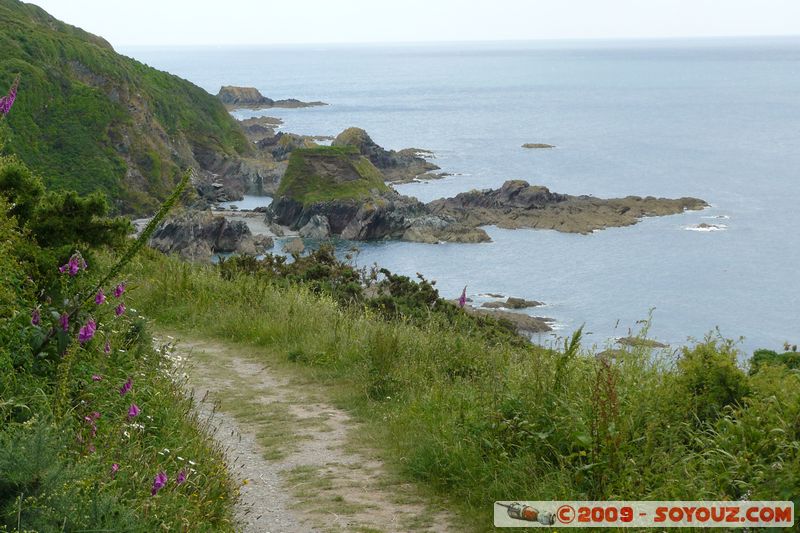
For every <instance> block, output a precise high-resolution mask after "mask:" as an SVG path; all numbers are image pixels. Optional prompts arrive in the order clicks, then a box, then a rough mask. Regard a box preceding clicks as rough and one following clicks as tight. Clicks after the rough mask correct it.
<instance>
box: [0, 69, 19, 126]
mask: <svg viewBox="0 0 800 533" xmlns="http://www.w3.org/2000/svg"><path fill="white" fill-rule="evenodd" d="M17 87H19V75H17V77H16V78H14V83H12V84H11V88H10V89H9V90H8V94H7V95H6V96H3V97H2V98H0V115H3V116H5V115H8V112H9V111H11V106H13V105H14V100H16V99H17Z"/></svg>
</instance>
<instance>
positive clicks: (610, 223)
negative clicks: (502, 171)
mask: <svg viewBox="0 0 800 533" xmlns="http://www.w3.org/2000/svg"><path fill="white" fill-rule="evenodd" d="M428 207H429V208H430V210H431V212H432V213H435V214H439V215H449V216H452V217H453V218H454V219H455V220H457V221H459V222H461V223H463V224H465V225H467V226H485V225H497V226H500V227H501V228H508V229H516V228H537V229H554V230H556V231H563V232H567V233H591V232H592V231H595V230H600V229H604V228H608V227H616V226H630V225H632V224H636V222H638V221H639V219H640V218H643V217H648V216H662V215H674V214H678V213H683V212H684V211H685V210H687V209H691V210H697V209H703V208H705V207H708V204H706V203H705V202H704V201H703V200H700V199H698V198H678V199H669V198H654V197H652V196H648V197H646V198H641V197H639V196H627V197H625V198H611V199H608V200H606V199H602V198H595V197H593V196H572V195H568V194H558V193H553V192H550V190H549V189H548V188H547V187H542V186H537V185H530V184H529V183H528V182H526V181H522V180H512V181H507V182H505V183H504V184H503V186H502V187H500V188H499V189H490V190H483V191H469V192H464V193H461V194H458V195H456V196H455V197H453V198H444V199H441V200H434V201H433V202H431V203H429V204H428Z"/></svg>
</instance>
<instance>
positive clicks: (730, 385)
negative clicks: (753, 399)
mask: <svg viewBox="0 0 800 533" xmlns="http://www.w3.org/2000/svg"><path fill="white" fill-rule="evenodd" d="M736 355H737V352H736V350H735V349H734V347H733V343H732V342H727V341H722V342H717V341H715V340H712V339H710V338H708V339H706V341H705V342H703V343H700V344H698V345H697V346H695V347H694V348H684V349H683V357H681V358H680V359H679V360H678V373H677V379H676V381H677V383H676V385H677V388H676V391H675V393H676V395H677V398H678V401H680V402H683V401H685V402H687V403H688V411H689V412H690V413H691V414H692V415H693V416H694V417H695V418H696V419H697V420H698V421H700V422H707V421H713V420H714V419H715V418H717V417H718V416H720V414H721V413H723V411H724V409H725V408H726V407H736V406H739V405H741V403H742V400H743V399H744V398H745V396H746V395H747V394H748V393H749V385H748V380H747V375H746V374H745V373H744V372H743V371H742V370H741V369H740V368H739V367H738V366H737V364H736Z"/></svg>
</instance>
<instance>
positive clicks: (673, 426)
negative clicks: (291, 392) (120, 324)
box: [136, 254, 800, 530]
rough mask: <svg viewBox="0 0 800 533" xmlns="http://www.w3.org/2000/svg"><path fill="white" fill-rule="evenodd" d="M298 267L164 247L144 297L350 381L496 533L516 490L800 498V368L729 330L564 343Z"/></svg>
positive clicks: (305, 368)
mask: <svg viewBox="0 0 800 533" xmlns="http://www.w3.org/2000/svg"><path fill="white" fill-rule="evenodd" d="M242 267H244V268H242ZM282 270H283V267H282V266H281V265H280V262H278V263H275V262H274V260H271V259H269V258H268V260H267V262H266V263H265V264H264V265H262V266H261V267H257V266H256V265H254V264H253V263H252V260H246V261H245V260H243V261H242V262H241V263H240V264H239V265H238V266H236V265H231V264H226V265H223V266H222V267H211V266H208V267H204V266H192V265H189V264H185V263H180V262H178V261H176V260H172V259H165V258H163V257H161V256H156V255H154V254H151V255H150V257H149V258H146V259H144V260H143V261H142V263H140V266H139V269H138V271H137V273H136V279H137V282H138V283H139V284H140V286H141V290H140V291H139V292H138V293H137V306H139V307H140V308H141V309H146V310H147V312H148V313H149V314H150V315H151V316H153V317H154V318H155V319H156V321H157V322H159V323H161V324H164V325H169V326H171V327H175V328H179V329H182V330H184V331H187V332H191V333H192V334H194V335H210V336H214V337H219V338H222V339H227V340H231V341H236V342H241V343H246V344H249V345H252V346H256V347H258V350H253V353H259V354H261V356H262V357H264V360H265V364H269V365H273V364H282V365H286V366H292V365H293V366H294V367H295V368H296V371H298V372H304V373H305V374H307V375H311V376H315V377H316V379H317V380H319V381H320V382H321V383H324V384H326V385H327V386H328V387H329V388H331V387H332V388H333V389H335V390H338V391H339V400H340V402H341V404H342V405H343V406H345V407H348V408H350V409H352V410H353V411H354V412H355V413H357V414H358V415H359V416H360V417H361V419H362V420H365V421H366V422H367V424H368V426H369V427H370V428H371V431H370V432H369V433H368V434H365V436H364V438H365V439H366V440H371V441H373V439H374V442H377V443H380V445H381V446H383V448H384V451H385V456H384V458H385V460H386V461H387V462H389V463H390V464H394V466H395V467H396V468H398V469H399V470H401V471H402V472H403V473H404V474H405V475H406V476H407V477H408V478H409V479H412V480H416V481H420V482H423V483H426V484H428V485H429V486H430V487H431V488H433V489H435V490H437V491H439V492H440V493H441V494H442V495H445V496H447V497H449V498H452V500H453V505H454V506H455V507H456V508H457V509H459V511H463V512H464V513H465V515H466V516H468V517H470V518H471V520H472V521H473V522H474V523H475V524H476V526H477V529H479V530H488V529H490V527H489V524H490V523H491V513H492V502H493V501H495V500H503V499H511V498H520V499H532V500H551V499H554V500H555V499H576V500H616V499H631V500H672V499H676V500H702V499H707V500H717V499H719V500H726V499H727V500H739V499H743V498H749V499H751V500H761V499H765V500H769V499H777V500H784V499H785V500H795V504H796V505H797V504H798V503H800V501H798V500H797V498H798V495H799V494H800V446H798V442H800V374H798V373H797V372H796V371H792V370H791V369H789V368H787V366H786V365H784V364H781V363H780V362H778V363H775V364H769V363H767V362H764V363H763V364H762V365H761V366H760V367H758V368H757V369H753V372H751V373H750V374H748V373H746V372H744V371H743V369H741V368H739V366H737V364H736V358H737V353H736V350H735V347H734V345H733V343H730V342H727V341H724V340H721V339H716V338H709V339H706V340H705V341H703V342H700V343H698V344H695V345H692V346H687V347H686V348H684V349H682V350H680V351H678V352H677V353H672V354H670V353H658V352H651V350H650V349H647V348H644V347H638V348H632V347H629V348H625V349H622V350H615V351H613V352H611V353H608V352H607V353H604V354H596V353H592V352H591V351H588V350H583V349H580V347H579V344H578V343H577V342H570V343H567V345H566V346H562V347H557V349H553V350H550V349H545V348H540V347H536V346H531V345H525V344H520V343H519V342H514V341H513V339H510V338H508V337H506V336H503V335H496V334H489V335H487V334H485V331H484V328H483V327H479V326H476V325H475V324H470V323H468V322H465V321H463V319H462V317H460V315H463V314H464V313H461V312H460V311H459V310H458V309H456V308H454V307H453V306H451V308H452V309H453V311H454V312H453V313H447V312H445V313H441V312H436V311H434V312H430V311H429V309H430V305H429V303H428V302H429V298H424V299H423V300H424V301H421V303H424V304H425V305H424V306H418V305H417V306H414V305H411V301H412V300H413V299H414V298H412V295H417V296H418V295H419V294H420V293H421V292H424V291H427V292H429V291H430V290H431V287H430V286H428V287H421V288H417V289H414V288H413V287H411V285H410V284H409V283H408V282H407V281H406V282H402V281H401V280H397V279H395V280H392V281H391V283H390V286H392V287H395V286H396V287H395V288H397V287H399V285H404V286H405V288H403V289H399V290H397V291H394V289H393V290H392V293H393V297H391V298H388V297H385V298H384V301H383V302H382V304H381V305H380V306H374V305H372V303H371V301H365V300H363V299H361V298H359V296H358V294H357V293H358V291H357V290H355V289H354V286H353V277H352V275H345V274H344V273H343V272H346V269H344V270H343V271H342V270H340V269H338V268H332V267H331V265H330V264H329V261H327V260H324V261H321V262H320V263H319V264H318V265H316V266H313V265H303V266H302V267H301V270H303V271H305V274H302V275H299V274H298V273H297V272H293V273H289V274H288V276H287V275H284V274H285V273H282ZM337 280H338V281H337ZM422 285H424V284H422ZM343 288H345V289H347V290H346V291H344V293H342V289H343ZM423 289H424V291H423ZM165 302H168V304H165ZM347 302H352V303H350V304H348V303H347ZM434 309H435V307H434ZM386 310H395V312H392V313H388V314H387V313H386V312H385V311H386ZM415 310H416V312H415ZM493 330H496V327H495V326H491V325H490V331H493ZM574 340H575V339H573V341H574Z"/></svg>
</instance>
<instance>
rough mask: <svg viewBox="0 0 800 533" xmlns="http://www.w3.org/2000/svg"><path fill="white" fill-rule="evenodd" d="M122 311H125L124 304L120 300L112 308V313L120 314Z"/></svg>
mask: <svg viewBox="0 0 800 533" xmlns="http://www.w3.org/2000/svg"><path fill="white" fill-rule="evenodd" d="M123 313H125V304H124V303H121V302H120V304H119V305H118V306H117V307H116V308H115V309H114V314H115V315H117V316H121V315H122V314H123Z"/></svg>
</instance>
